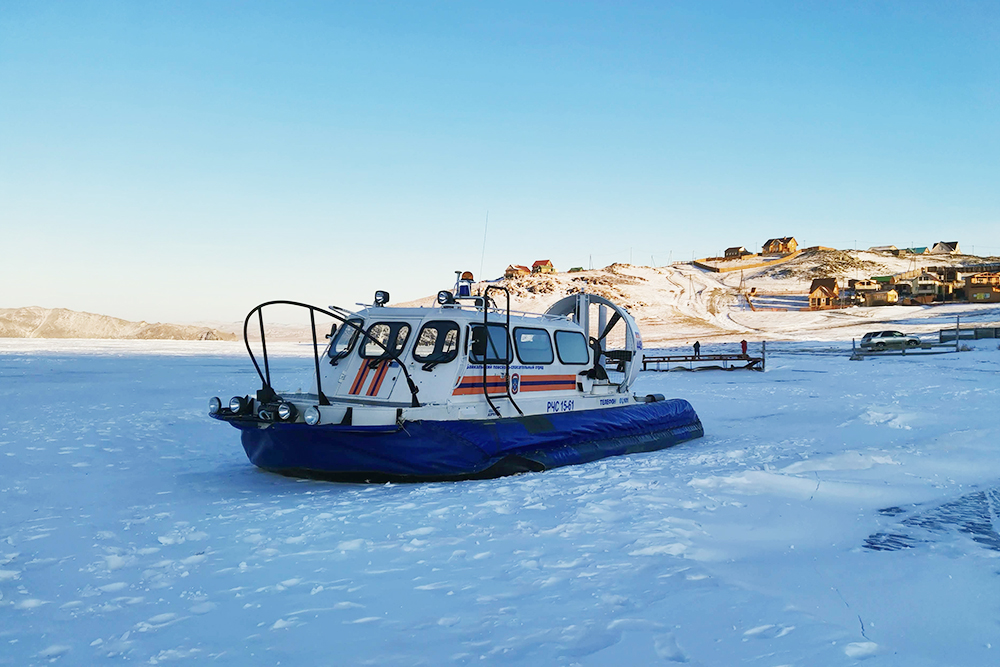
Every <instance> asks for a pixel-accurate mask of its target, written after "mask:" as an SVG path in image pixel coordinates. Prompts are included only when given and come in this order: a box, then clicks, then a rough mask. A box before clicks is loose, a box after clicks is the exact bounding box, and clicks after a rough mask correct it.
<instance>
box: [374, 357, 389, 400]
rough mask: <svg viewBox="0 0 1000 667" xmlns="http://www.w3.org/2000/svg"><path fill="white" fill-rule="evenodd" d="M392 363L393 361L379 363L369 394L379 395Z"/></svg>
mask: <svg viewBox="0 0 1000 667" xmlns="http://www.w3.org/2000/svg"><path fill="white" fill-rule="evenodd" d="M391 365H392V362H391V361H383V362H381V363H380V364H379V367H378V370H377V371H376V372H375V377H373V378H372V383H371V386H369V387H368V395H369V396H378V392H379V389H381V388H382V381H383V380H385V376H386V375H388V374H389V366H391Z"/></svg>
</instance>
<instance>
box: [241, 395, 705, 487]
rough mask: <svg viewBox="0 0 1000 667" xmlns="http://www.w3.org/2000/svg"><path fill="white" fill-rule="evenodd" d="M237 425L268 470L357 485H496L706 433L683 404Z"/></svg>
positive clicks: (253, 454) (245, 444) (664, 402)
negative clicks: (370, 422) (389, 421)
mask: <svg viewBox="0 0 1000 667" xmlns="http://www.w3.org/2000/svg"><path fill="white" fill-rule="evenodd" d="M230 423H232V424H233V426H235V427H236V428H239V429H240V430H241V431H242V441H243V448H244V450H246V453H247V457H248V458H249V459H250V461H251V462H252V463H253V464H254V465H256V466H258V467H259V468H263V469H264V470H269V471H272V472H277V473H281V474H283V475H291V476H294V477H308V478H314V479H326V480H332V481H348V482H424V481H448V480H462V479H490V478H493V477H500V476H503V475H511V474H515V473H521V472H537V471H542V470H548V469H549V468H557V467H559V466H565V465H572V464H575V463H586V462H588V461H595V460H597V459H603V458H607V457H609V456H620V455H622V454H633V453H636V452H649V451H653V450H657V449H664V448H666V447H670V446H672V445H676V444H678V443H681V442H685V441H687V440H692V439H694V438H700V437H701V436H703V435H704V434H705V431H704V429H703V428H702V425H701V420H699V419H698V415H697V414H696V413H695V411H694V408H692V407H691V404H690V403H688V402H687V401H685V400H683V399H669V400H662V401H657V402H654V403H639V404H632V405H626V406H621V407H613V408H603V409H599V410H580V411H576V412H563V413H556V414H546V415H533V416H527V417H518V418H503V419H492V420H490V419H486V420H475V421H473V420H451V421H426V420H423V421H407V422H403V424H402V425H395V424H394V425H391V426H344V425H336V424H322V425H317V426H309V425H307V424H301V423H299V424H294V423H293V424H284V423H271V424H268V425H266V426H265V427H263V428H261V427H259V426H258V425H257V424H254V423H248V422H235V421H234V422H230Z"/></svg>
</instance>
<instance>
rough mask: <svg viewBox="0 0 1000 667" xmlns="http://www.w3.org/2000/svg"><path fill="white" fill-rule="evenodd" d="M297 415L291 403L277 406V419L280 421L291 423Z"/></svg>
mask: <svg viewBox="0 0 1000 667" xmlns="http://www.w3.org/2000/svg"><path fill="white" fill-rule="evenodd" d="M297 413H298V411H297V410H296V409H295V406H294V405H292V404H291V403H282V404H281V405H279V406H278V419H280V420H281V421H283V422H290V421H292V420H293V419H295V415H296V414H297Z"/></svg>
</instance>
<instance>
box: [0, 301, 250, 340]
mask: <svg viewBox="0 0 1000 667" xmlns="http://www.w3.org/2000/svg"><path fill="white" fill-rule="evenodd" d="M0 338H111V339H141V340H236V335H235V334H232V333H228V332H224V331H219V330H217V329H213V328H209V327H198V326H188V325H181V324H160V323H153V324H150V323H149V322H129V321H128V320H122V319H118V318H117V317H109V316H107V315H95V314H94V313H81V312H78V311H74V310H66V309H65V308H37V307H31V308H0Z"/></svg>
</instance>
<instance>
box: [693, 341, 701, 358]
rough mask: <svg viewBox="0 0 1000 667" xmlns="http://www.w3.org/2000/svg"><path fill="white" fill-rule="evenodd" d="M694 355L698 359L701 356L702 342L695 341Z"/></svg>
mask: <svg viewBox="0 0 1000 667" xmlns="http://www.w3.org/2000/svg"><path fill="white" fill-rule="evenodd" d="M694 356H695V358H696V359H697V358H698V357H700V356H701V343H699V342H698V341H695V342H694Z"/></svg>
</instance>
